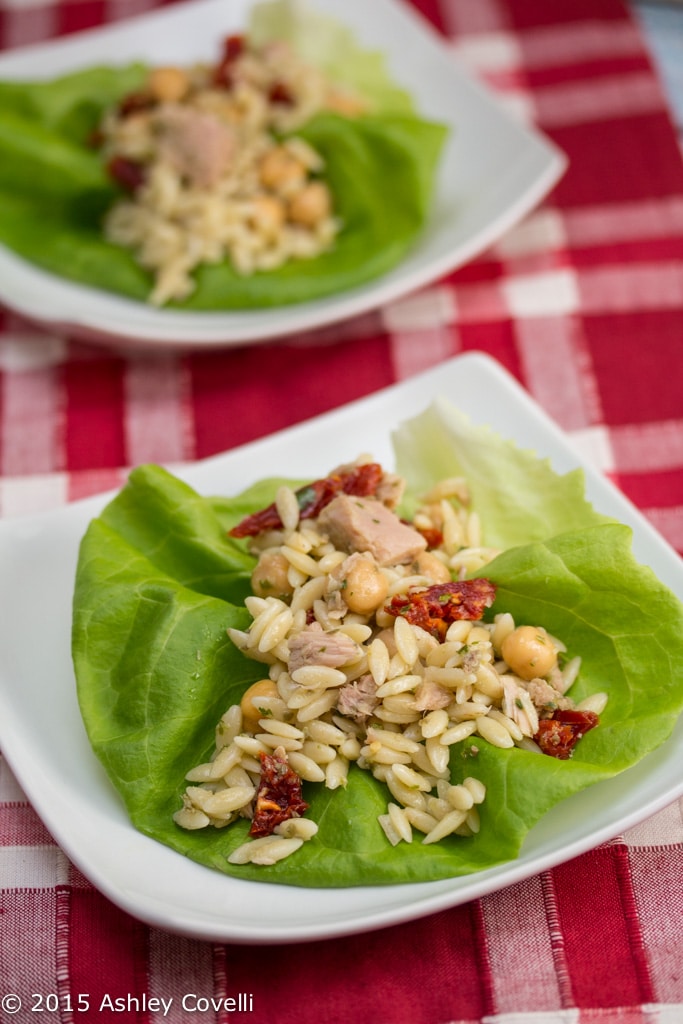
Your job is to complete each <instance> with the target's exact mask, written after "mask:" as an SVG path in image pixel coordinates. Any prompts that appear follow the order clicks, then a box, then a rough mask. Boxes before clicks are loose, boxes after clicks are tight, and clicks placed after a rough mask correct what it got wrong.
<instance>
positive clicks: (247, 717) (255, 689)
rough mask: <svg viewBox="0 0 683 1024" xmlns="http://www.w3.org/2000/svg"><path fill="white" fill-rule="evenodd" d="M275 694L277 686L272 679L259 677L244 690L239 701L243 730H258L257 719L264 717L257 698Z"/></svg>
mask: <svg viewBox="0 0 683 1024" xmlns="http://www.w3.org/2000/svg"><path fill="white" fill-rule="evenodd" d="M277 696H279V694H278V690H277V686H276V685H275V683H274V682H273V680H272V679H259V681H258V682H257V683H252V684H251V686H250V687H249V689H248V690H245V691H244V693H243V694H242V700H241V701H240V708H241V710H242V729H243V730H244V732H254V733H255V732H258V728H259V724H258V723H259V719H260V718H263V717H264V716H263V712H262V711H260V710H259V707H258V702H259V698H263V697H277Z"/></svg>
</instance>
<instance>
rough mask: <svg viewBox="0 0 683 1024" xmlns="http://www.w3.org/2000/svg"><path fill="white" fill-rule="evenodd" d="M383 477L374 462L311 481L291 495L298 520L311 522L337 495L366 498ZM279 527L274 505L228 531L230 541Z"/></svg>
mask: <svg viewBox="0 0 683 1024" xmlns="http://www.w3.org/2000/svg"><path fill="white" fill-rule="evenodd" d="M383 475H384V473H383V470H382V467H381V466H380V465H379V463H377V462H367V463H365V464H364V465H362V466H354V468H353V469H351V470H349V471H348V472H344V473H332V474H331V475H330V476H327V477H323V478H322V479H320V480H314V481H313V483H311V484H306V485H305V486H304V487H300V488H299V489H298V490H297V491H295V494H296V499H297V502H298V503H299V515H300V517H301V519H314V518H315V516H317V515H318V514H319V513H320V512H321V511H322V509H323V508H324V507H325V505H329V503H330V502H331V501H332V499H333V498H336V496H337V495H338V494H355V495H356V496H357V497H363V498H367V497H368V496H369V495H371V494H374V493H375V491H376V490H377V487H378V485H379V482H380V480H381V479H382V477H383ZM281 526H282V520H281V519H280V513H279V512H278V510H277V507H276V505H275V503H274V502H273V504H272V505H268V507H267V508H263V509H261V510H260V511H259V512H255V513H254V514H253V515H251V516H246V517H245V518H244V519H243V520H242V521H241V522H240V523H238V524H237V526H233V528H232V530H230V531H229V535H230V536H231V537H256V536H257V534H259V533H264V532H265V531H266V530H278V529H280V527H281Z"/></svg>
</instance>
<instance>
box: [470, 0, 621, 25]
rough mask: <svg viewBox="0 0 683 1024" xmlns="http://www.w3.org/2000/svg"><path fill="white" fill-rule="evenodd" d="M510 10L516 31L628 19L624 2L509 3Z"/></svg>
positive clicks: (562, 0) (513, 0)
mask: <svg viewBox="0 0 683 1024" xmlns="http://www.w3.org/2000/svg"><path fill="white" fill-rule="evenodd" d="M464 2H467V0H464ZM507 7H508V8H509V9H510V14H511V18H512V20H513V23H514V25H515V27H516V28H529V27H537V26H539V25H561V24H563V23H571V22H573V21H588V20H590V19H591V18H600V19H601V20H605V19H609V20H614V21H617V22H620V21H623V20H624V17H625V11H624V5H623V3H622V2H621V0H553V2H552V3H551V4H549V3H548V2H547V0H508V3H507Z"/></svg>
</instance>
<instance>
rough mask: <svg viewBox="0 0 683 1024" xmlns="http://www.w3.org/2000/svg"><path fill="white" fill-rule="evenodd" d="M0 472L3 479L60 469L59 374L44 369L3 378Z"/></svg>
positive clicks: (0, 403)
mask: <svg viewBox="0 0 683 1024" xmlns="http://www.w3.org/2000/svg"><path fill="white" fill-rule="evenodd" d="M0 408H1V409H2V423H1V427H0V436H1V437H2V448H1V450H0V472H1V473H2V475H3V476H20V475H22V474H24V473H49V472H52V471H54V470H57V469H61V467H62V465H63V461H64V460H63V452H62V412H63V410H62V407H61V391H60V387H59V373H58V371H57V370H56V369H53V368H51V367H45V368H43V369H37V370H27V371H26V372H24V373H16V374H11V375H10V374H4V375H3V377H2V399H1V401H0Z"/></svg>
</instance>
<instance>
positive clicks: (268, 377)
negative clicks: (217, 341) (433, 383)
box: [188, 334, 393, 470]
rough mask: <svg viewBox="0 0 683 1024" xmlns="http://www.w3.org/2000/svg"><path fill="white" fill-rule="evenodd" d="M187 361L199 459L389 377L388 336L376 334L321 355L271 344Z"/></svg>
mask: <svg viewBox="0 0 683 1024" xmlns="http://www.w3.org/2000/svg"><path fill="white" fill-rule="evenodd" d="M304 339H305V336H304ZM188 359H189V366H190V374H191V385H190V386H191V389H192V396H193V402H194V430H195V444H196V456H197V458H203V457H204V456H207V455H213V454H214V453H216V452H220V451H225V450H227V449H229V448H234V447H236V446H237V445H240V444H245V443H246V442H248V441H253V440H255V439H256V438H259V437H263V436H264V435H265V434H269V433H271V432H273V431H276V430H281V429H283V428H284V427H288V426H291V425H292V424H294V423H298V422H299V421H301V420H306V419H310V418H311V417H313V416H317V415H318V414H319V413H323V412H327V411H328V410H329V409H333V408H336V407H337V406H339V405H343V404H344V403H346V402H350V401H353V400H354V399H356V398H359V397H362V396H364V395H368V394H370V393H371V392H374V391H377V390H379V389H380V388H383V387H387V386H388V385H389V384H392V383H393V374H392V370H391V362H390V358H389V347H388V341H387V338H386V337H385V336H384V335H379V334H377V335H375V336H372V335H368V336H367V337H366V338H364V339H363V340H361V341H358V340H356V339H350V340H348V341H345V342H343V343H341V344H338V345H334V344H330V345H327V346H326V347H325V348H324V349H323V350H322V354H320V353H319V352H318V351H317V350H316V348H315V347H313V346H310V347H309V345H308V344H305V343H302V344H301V345H300V346H295V345H289V344H287V345H284V344H283V345H272V346H268V349H267V352H266V350H264V349H263V348H261V347H260V346H258V345H256V346H254V347H252V348H246V349H239V350H236V351H228V352H223V353H205V354H199V355H193V356H189V357H188ZM266 370H267V372H266ZM284 468H285V467H283V470H284Z"/></svg>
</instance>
